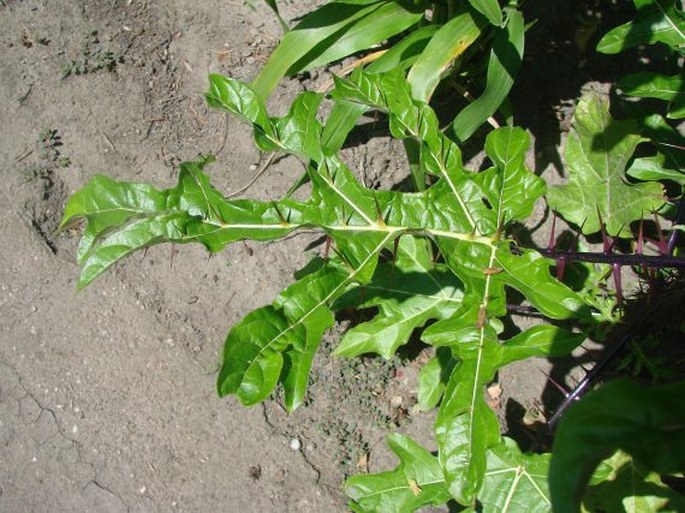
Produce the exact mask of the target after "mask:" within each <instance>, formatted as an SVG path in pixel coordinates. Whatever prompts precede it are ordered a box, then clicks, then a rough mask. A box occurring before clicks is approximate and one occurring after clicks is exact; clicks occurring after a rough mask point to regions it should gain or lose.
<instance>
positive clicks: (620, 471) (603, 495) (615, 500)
mask: <svg viewBox="0 0 685 513" xmlns="http://www.w3.org/2000/svg"><path fill="white" fill-rule="evenodd" d="M602 464H603V465H605V466H607V467H609V468H610V474H609V475H607V476H604V479H602V482H601V483H600V484H598V485H596V486H591V487H589V488H588V489H587V490H586V492H585V494H584V495H583V504H582V510H583V511H588V512H590V511H630V512H633V513H652V512H654V511H659V512H663V513H678V512H679V511H685V497H683V495H681V494H679V493H678V492H676V491H675V490H673V489H672V488H670V487H669V486H667V485H666V484H664V483H663V481H662V480H661V476H659V474H658V473H656V472H652V471H650V470H649V469H648V468H645V467H644V466H643V465H640V464H639V463H637V462H635V461H633V460H632V459H631V458H630V456H628V455H627V454H625V453H623V452H621V451H617V452H616V453H615V454H614V455H613V456H612V457H611V458H609V459H608V460H605V461H604V462H602Z"/></svg>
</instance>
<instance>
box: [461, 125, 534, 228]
mask: <svg viewBox="0 0 685 513" xmlns="http://www.w3.org/2000/svg"><path fill="white" fill-rule="evenodd" d="M529 146H530V137H529V136H528V133H526V131H525V130H523V129H521V128H508V127H505V128H501V129H499V130H496V131H494V132H491V133H490V134H489V135H488V137H487V139H486V140H485V153H486V155H487V156H488V158H489V159H490V161H491V162H492V163H493V164H494V166H495V167H493V168H490V169H488V170H486V171H483V172H482V173H479V174H477V175H476V176H475V177H474V180H476V181H478V182H480V183H481V187H482V189H483V191H484V192H485V194H486V195H487V198H488V201H489V202H490V204H491V205H492V206H493V208H495V206H497V211H496V216H497V219H498V222H499V224H500V226H505V225H507V224H509V223H510V222H511V221H520V220H522V219H526V218H527V217H528V216H529V215H530V214H531V213H532V212H533V207H534V206H535V202H536V201H537V199H538V198H539V197H540V196H542V195H543V194H544V192H545V190H546V187H545V182H544V180H542V179H541V178H539V177H538V176H536V175H534V174H533V173H531V172H530V170H529V169H528V168H527V167H526V164H525V158H526V151H527V150H528V147H529Z"/></svg>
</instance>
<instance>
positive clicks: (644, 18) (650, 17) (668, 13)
mask: <svg viewBox="0 0 685 513" xmlns="http://www.w3.org/2000/svg"><path fill="white" fill-rule="evenodd" d="M677 3H678V2H676V1H675V0H649V1H645V2H640V4H639V5H637V7H638V12H637V15H636V16H635V19H634V20H633V21H630V22H628V23H625V24H623V25H621V26H619V27H616V28H615V29H613V30H611V31H610V32H609V33H607V34H605V35H604V37H602V39H601V40H600V41H599V43H597V51H598V52H602V53H608V54H615V53H619V52H622V51H623V50H626V49H628V48H632V47H633V46H637V45H641V44H653V43H664V44H666V45H668V46H670V47H671V48H673V49H675V50H679V51H681V52H682V51H683V50H684V49H685V19H684V18H683V12H682V11H681V10H679V9H678V8H677V7H676V4H677Z"/></svg>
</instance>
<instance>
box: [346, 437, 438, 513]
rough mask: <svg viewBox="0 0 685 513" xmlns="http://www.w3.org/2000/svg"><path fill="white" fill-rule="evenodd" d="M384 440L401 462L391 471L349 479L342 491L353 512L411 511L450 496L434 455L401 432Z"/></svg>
mask: <svg viewBox="0 0 685 513" xmlns="http://www.w3.org/2000/svg"><path fill="white" fill-rule="evenodd" d="M387 441H388V445H389V446H390V448H391V449H392V451H393V452H394V453H395V454H396V455H397V457H398V458H399V459H400V464H399V465H398V467H397V468H396V469H395V470H393V471H391V472H383V473H380V474H371V475H359V476H354V477H351V478H349V479H348V480H347V482H346V483H345V491H346V492H347V495H349V496H350V498H351V499H352V502H351V503H350V509H352V511H354V512H355V513H411V512H413V511H415V510H417V509H418V508H420V507H422V506H429V505H432V506H437V505H440V504H444V503H446V502H447V501H448V500H449V499H450V494H449V492H448V491H447V488H446V486H445V481H444V479H443V477H442V471H441V470H440V465H439V464H438V461H437V459H436V458H435V456H433V455H432V454H430V453H429V452H428V451H427V450H425V449H424V448H423V447H421V446H420V445H418V444H417V443H416V442H414V441H413V440H412V439H410V438H408V437H406V436H403V435H399V434H393V435H388V438H387Z"/></svg>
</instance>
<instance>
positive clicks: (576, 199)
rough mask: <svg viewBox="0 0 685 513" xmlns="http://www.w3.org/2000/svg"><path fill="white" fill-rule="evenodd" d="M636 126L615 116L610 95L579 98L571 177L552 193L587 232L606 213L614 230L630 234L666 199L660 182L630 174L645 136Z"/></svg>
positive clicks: (570, 146)
mask: <svg viewBox="0 0 685 513" xmlns="http://www.w3.org/2000/svg"><path fill="white" fill-rule="evenodd" d="M636 129H637V127H636V126H635V124H634V123H633V122H632V121H615V120H613V119H612V118H611V116H610V114H609V104H608V100H606V99H604V98H600V97H597V96H590V97H585V98H583V99H582V100H581V102H580V103H579V104H578V107H577V109H576V113H575V116H574V122H573V132H572V133H571V134H570V135H569V138H568V142H567V145H566V154H565V160H566V163H567V166H568V168H569V183H568V184H566V185H561V186H555V187H551V188H550V190H549V193H548V196H547V199H548V202H549V205H550V207H552V208H553V209H554V210H556V211H557V212H559V213H560V214H561V215H562V216H563V217H564V219H566V220H567V221H570V222H572V223H574V224H576V225H578V226H582V229H583V233H586V234H590V233H596V232H598V231H599V230H600V216H601V220H602V221H603V222H604V223H605V224H606V228H607V232H608V233H609V235H612V236H619V237H629V236H630V223H631V222H633V221H635V220H638V219H642V217H643V216H645V215H647V214H649V213H650V212H652V211H656V210H658V209H659V208H660V207H661V206H662V205H663V203H664V201H663V197H662V190H661V186H660V185H659V184H657V183H642V184H635V185H631V184H629V183H627V181H626V179H625V174H624V173H625V168H626V165H627V163H628V161H629V160H630V157H631V156H632V154H633V152H634V151H635V147H636V146H637V145H638V144H639V143H640V142H642V141H643V140H644V139H642V138H641V137H640V136H638V135H635V132H636Z"/></svg>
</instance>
